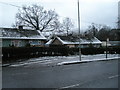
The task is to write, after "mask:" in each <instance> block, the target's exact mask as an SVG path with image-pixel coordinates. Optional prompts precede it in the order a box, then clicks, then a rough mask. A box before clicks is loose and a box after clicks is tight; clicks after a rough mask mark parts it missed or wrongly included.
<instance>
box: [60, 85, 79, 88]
mask: <svg viewBox="0 0 120 90" xmlns="http://www.w3.org/2000/svg"><path fill="white" fill-rule="evenodd" d="M79 85H80V84H74V85H70V86H65V87H61V88H59V89H65V88H73V87H76V86H79Z"/></svg>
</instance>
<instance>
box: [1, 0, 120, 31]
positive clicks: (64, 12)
mask: <svg viewBox="0 0 120 90" xmlns="http://www.w3.org/2000/svg"><path fill="white" fill-rule="evenodd" d="M118 1H119V0H79V2H80V17H81V29H86V28H87V27H88V25H90V24H91V23H96V24H105V25H108V26H111V27H113V28H114V27H116V22H117V17H118V12H117V11H118ZM11 4H12V5H16V6H22V5H31V4H38V5H41V6H43V7H44V8H45V9H48V10H49V9H52V10H55V11H56V12H57V13H58V14H59V18H60V20H62V19H64V18H65V17H70V18H71V19H72V21H73V22H74V24H75V26H76V27H77V0H0V27H11V25H12V23H14V22H15V15H16V13H17V11H18V7H15V6H12V5H11Z"/></svg>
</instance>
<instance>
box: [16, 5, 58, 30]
mask: <svg viewBox="0 0 120 90" xmlns="http://www.w3.org/2000/svg"><path fill="white" fill-rule="evenodd" d="M57 18H58V15H57V13H56V12H55V11H53V10H48V11H47V10H44V8H43V7H42V6H38V5H32V6H23V7H22V8H21V9H19V11H18V13H17V14H16V25H17V26H18V25H24V26H26V27H30V28H33V29H35V30H40V31H41V32H42V31H43V30H44V29H46V28H48V27H50V25H51V23H53V22H54V21H55V20H56V19H57Z"/></svg>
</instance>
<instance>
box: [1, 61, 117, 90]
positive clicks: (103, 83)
mask: <svg viewBox="0 0 120 90" xmlns="http://www.w3.org/2000/svg"><path fill="white" fill-rule="evenodd" d="M118 77H119V75H118V60H110V61H98V62H89V63H81V64H72V65H63V66H54V67H53V66H48V67H47V66H46V67H30V66H27V67H26V66H22V67H3V88H57V89H64V88H117V87H118Z"/></svg>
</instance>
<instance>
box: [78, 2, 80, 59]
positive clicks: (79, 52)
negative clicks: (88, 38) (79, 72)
mask: <svg viewBox="0 0 120 90" xmlns="http://www.w3.org/2000/svg"><path fill="white" fill-rule="evenodd" d="M78 30H79V59H80V61H81V45H80V10H79V0H78Z"/></svg>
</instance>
